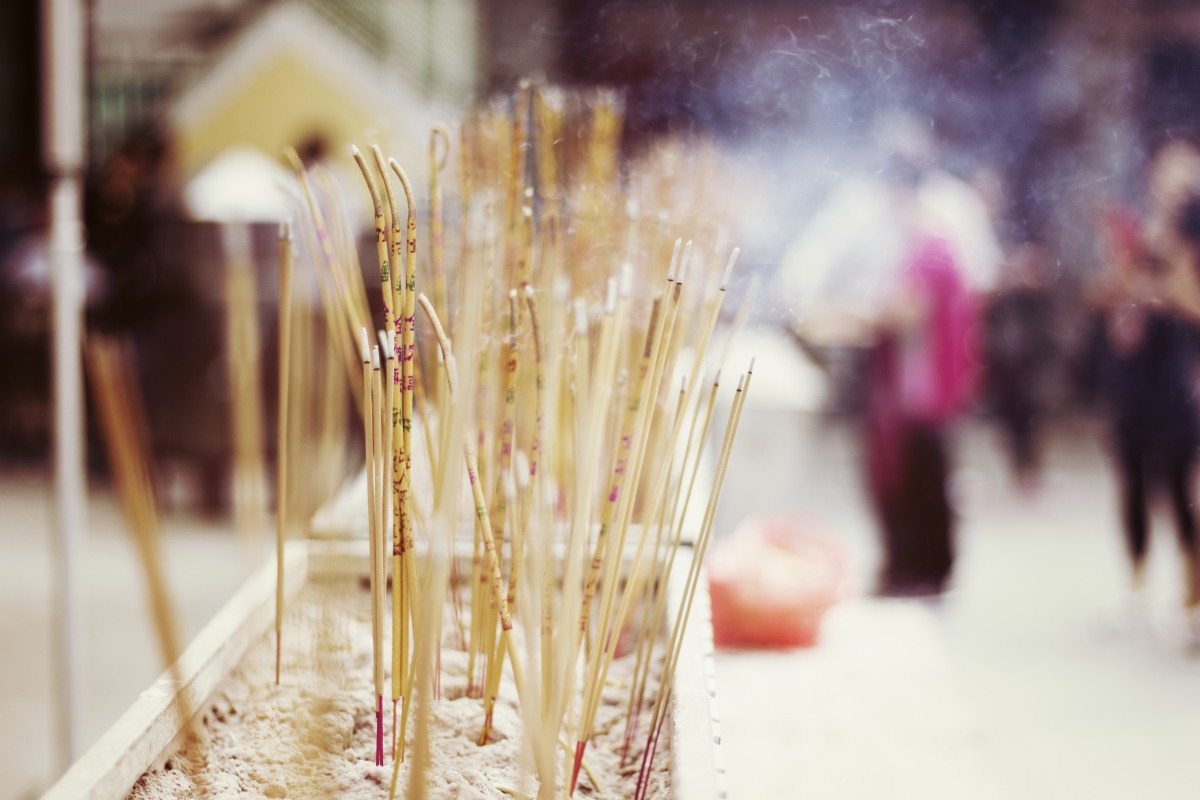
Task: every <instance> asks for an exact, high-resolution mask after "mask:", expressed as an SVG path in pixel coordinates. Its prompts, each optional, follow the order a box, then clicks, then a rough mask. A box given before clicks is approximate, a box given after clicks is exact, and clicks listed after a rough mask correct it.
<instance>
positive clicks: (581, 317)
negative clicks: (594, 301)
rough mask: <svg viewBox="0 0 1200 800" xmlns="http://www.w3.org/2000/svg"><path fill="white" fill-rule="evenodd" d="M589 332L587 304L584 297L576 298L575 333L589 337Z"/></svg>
mask: <svg viewBox="0 0 1200 800" xmlns="http://www.w3.org/2000/svg"><path fill="white" fill-rule="evenodd" d="M587 332H588V312H587V303H585V302H584V300H583V298H582V297H576V298H575V333H576V335H578V336H587Z"/></svg>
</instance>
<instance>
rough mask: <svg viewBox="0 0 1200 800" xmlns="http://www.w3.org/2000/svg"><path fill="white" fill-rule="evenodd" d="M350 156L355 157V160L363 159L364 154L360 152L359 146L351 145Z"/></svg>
mask: <svg viewBox="0 0 1200 800" xmlns="http://www.w3.org/2000/svg"><path fill="white" fill-rule="evenodd" d="M350 155H352V156H354V157H355V158H362V153H361V152H359V149H358V145H356V144H352V145H350Z"/></svg>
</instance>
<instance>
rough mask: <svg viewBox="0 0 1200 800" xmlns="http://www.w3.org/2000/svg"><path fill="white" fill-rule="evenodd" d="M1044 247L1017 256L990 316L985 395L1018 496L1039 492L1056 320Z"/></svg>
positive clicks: (1020, 251) (1020, 250)
mask: <svg viewBox="0 0 1200 800" xmlns="http://www.w3.org/2000/svg"><path fill="white" fill-rule="evenodd" d="M1045 259H1046V255H1045V252H1044V249H1043V248H1042V246H1041V245H1039V244H1037V243H1036V242H1030V243H1027V244H1025V245H1023V246H1021V247H1019V248H1017V249H1015V251H1014V252H1013V254H1012V256H1011V259H1010V261H1009V263H1008V264H1007V269H1006V270H1005V271H1004V274H1003V276H1002V277H1001V279H1000V284H999V286H997V289H996V292H995V293H994V294H993V296H992V297H991V299H990V301H989V302H988V304H987V309H986V311H985V323H984V330H985V331H986V333H985V340H986V341H985V344H984V363H985V367H986V368H985V382H986V389H985V392H986V395H987V398H988V400H989V401H990V406H991V409H992V411H993V413H994V414H995V416H996V420H997V422H998V423H999V425H1000V429H1001V432H1002V433H1003V436H1004V439H1005V444H1006V446H1007V450H1008V454H1009V462H1010V466H1011V469H1012V474H1013V477H1014V479H1015V481H1016V485H1017V488H1018V490H1020V491H1021V492H1022V493H1025V494H1029V493H1032V492H1034V491H1036V489H1037V486H1038V473H1039V471H1040V467H1041V453H1040V448H1039V446H1038V431H1039V428H1040V423H1041V417H1042V413H1043V410H1044V405H1045V401H1044V398H1043V395H1044V391H1045V379H1046V372H1047V369H1048V367H1049V366H1050V364H1051V359H1052V358H1053V355H1054V345H1053V342H1052V341H1050V337H1049V335H1048V334H1047V331H1049V330H1050V327H1051V324H1050V321H1051V317H1052V314H1053V307H1052V305H1053V304H1052V298H1051V296H1050V293H1049V290H1048V285H1047V281H1046V277H1045V266H1044V265H1045Z"/></svg>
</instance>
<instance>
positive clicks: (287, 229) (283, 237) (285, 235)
mask: <svg viewBox="0 0 1200 800" xmlns="http://www.w3.org/2000/svg"><path fill="white" fill-rule="evenodd" d="M279 240H280V241H283V242H290V241H291V240H292V223H290V222H288V221H287V220H286V219H285V220H284V221H283V222H281V223H279Z"/></svg>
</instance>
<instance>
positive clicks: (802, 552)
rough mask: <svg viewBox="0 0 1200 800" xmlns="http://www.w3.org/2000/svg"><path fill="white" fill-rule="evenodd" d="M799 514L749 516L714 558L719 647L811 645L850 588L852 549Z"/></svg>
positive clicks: (716, 550)
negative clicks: (848, 556)
mask: <svg viewBox="0 0 1200 800" xmlns="http://www.w3.org/2000/svg"><path fill="white" fill-rule="evenodd" d="M816 528H818V526H816V525H813V524H804V523H802V522H800V521H798V520H796V519H784V518H771V519H747V520H745V521H743V522H742V524H741V525H739V526H738V528H737V530H736V531H734V533H733V535H732V536H730V537H728V538H725V539H721V540H719V541H718V542H717V543H716V544H715V545H714V547H713V549H712V551H711V552H710V553H709V556H708V559H707V562H706V563H707V567H708V583H709V592H710V594H711V596H712V617H713V638H714V641H715V642H716V644H717V646H718V647H760V648H774V647H804V646H808V645H812V644H813V643H814V642H815V641H816V639H817V631H818V629H819V627H820V623H821V617H822V616H823V615H824V614H825V612H826V610H828V609H829V607H830V606H832V605H833V604H834V603H836V602H837V600H838V599H839V597H840V596H841V594H842V588H843V581H844V578H845V575H846V559H845V555H844V553H843V551H842V549H841V547H839V546H838V545H837V544H836V543H834V542H833V541H832V540H831V539H829V538H828V537H825V536H821V535H819V534H818V533H815V532H813V531H814V529H816Z"/></svg>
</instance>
